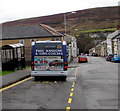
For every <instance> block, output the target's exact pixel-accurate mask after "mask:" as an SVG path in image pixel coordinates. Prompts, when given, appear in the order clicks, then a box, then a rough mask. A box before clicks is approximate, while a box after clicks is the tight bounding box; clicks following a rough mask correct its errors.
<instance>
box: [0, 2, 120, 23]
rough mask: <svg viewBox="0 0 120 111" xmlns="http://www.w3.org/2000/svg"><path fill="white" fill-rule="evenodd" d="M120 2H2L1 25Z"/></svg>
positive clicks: (0, 8)
mask: <svg viewBox="0 0 120 111" xmlns="http://www.w3.org/2000/svg"><path fill="white" fill-rule="evenodd" d="M118 1H119V0H0V23H1V22H3V21H8V20H15V19H21V18H29V17H37V16H44V15H51V14H57V13H65V12H70V11H75V10H81V9H87V8H93V7H103V6H113V5H114V6H115V5H116V6H117V5H118Z"/></svg>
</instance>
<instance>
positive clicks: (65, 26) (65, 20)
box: [64, 12, 76, 35]
mask: <svg viewBox="0 0 120 111" xmlns="http://www.w3.org/2000/svg"><path fill="white" fill-rule="evenodd" d="M73 13H76V12H70V13H69V14H66V13H64V30H65V35H66V34H67V19H66V16H67V15H71V14H73Z"/></svg>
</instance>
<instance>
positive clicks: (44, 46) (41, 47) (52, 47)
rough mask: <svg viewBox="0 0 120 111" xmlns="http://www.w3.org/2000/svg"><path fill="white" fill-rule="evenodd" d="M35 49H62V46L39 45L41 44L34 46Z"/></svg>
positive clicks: (51, 44)
mask: <svg viewBox="0 0 120 111" xmlns="http://www.w3.org/2000/svg"><path fill="white" fill-rule="evenodd" d="M35 49H62V44H61V43H59V44H58V43H57V44H56V43H54V44H53V43H49V44H48V43H47V44H45V43H41V44H36V45H35Z"/></svg>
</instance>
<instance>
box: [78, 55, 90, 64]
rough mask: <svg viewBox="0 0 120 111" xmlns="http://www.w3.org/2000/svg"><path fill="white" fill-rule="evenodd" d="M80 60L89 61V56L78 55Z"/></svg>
mask: <svg viewBox="0 0 120 111" xmlns="http://www.w3.org/2000/svg"><path fill="white" fill-rule="evenodd" d="M78 62H79V63H80V62H88V58H87V57H86V56H81V55H80V56H78Z"/></svg>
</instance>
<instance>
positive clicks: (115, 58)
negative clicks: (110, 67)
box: [111, 55, 120, 62]
mask: <svg viewBox="0 0 120 111" xmlns="http://www.w3.org/2000/svg"><path fill="white" fill-rule="evenodd" d="M111 61H112V62H120V55H114V56H113V57H112V58H111Z"/></svg>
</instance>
